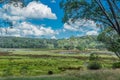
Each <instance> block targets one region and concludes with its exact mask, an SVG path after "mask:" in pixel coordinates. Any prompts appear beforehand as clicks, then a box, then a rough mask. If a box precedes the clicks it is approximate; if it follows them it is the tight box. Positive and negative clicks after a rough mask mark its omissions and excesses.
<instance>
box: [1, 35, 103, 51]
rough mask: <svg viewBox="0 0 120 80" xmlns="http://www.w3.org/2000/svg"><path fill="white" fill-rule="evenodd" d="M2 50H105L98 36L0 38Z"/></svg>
mask: <svg viewBox="0 0 120 80" xmlns="http://www.w3.org/2000/svg"><path fill="white" fill-rule="evenodd" d="M0 47H1V48H41V49H66V50H70V49H79V50H85V49H103V48H104V44H103V43H101V42H99V41H98V40H97V36H82V37H74V36H72V37H70V38H69V39H38V38H20V37H0Z"/></svg>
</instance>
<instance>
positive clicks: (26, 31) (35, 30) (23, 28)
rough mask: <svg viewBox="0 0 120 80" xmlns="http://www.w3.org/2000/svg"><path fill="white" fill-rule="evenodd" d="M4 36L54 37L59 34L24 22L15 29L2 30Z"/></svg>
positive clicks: (0, 32) (0, 31) (50, 29)
mask: <svg viewBox="0 0 120 80" xmlns="http://www.w3.org/2000/svg"><path fill="white" fill-rule="evenodd" d="M0 29H1V30H0V34H1V35H2V36H16V37H42V36H47V37H50V38H51V37H53V36H54V35H56V34H57V32H56V31H54V30H53V29H52V28H51V27H48V28H45V27H44V26H42V25H41V26H36V25H33V24H30V23H27V22H22V23H21V24H18V25H16V26H15V27H14V28H0Z"/></svg>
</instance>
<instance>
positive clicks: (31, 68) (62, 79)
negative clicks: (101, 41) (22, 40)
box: [0, 49, 117, 80]
mask: <svg viewBox="0 0 120 80" xmlns="http://www.w3.org/2000/svg"><path fill="white" fill-rule="evenodd" d="M8 51H9V52H10V53H7V54H5V55H4V54H3V53H2V54H0V77H4V78H1V79H2V80H88V79H87V78H90V79H89V80H95V79H92V77H95V76H94V74H95V75H96V73H99V74H98V75H101V77H102V73H103V74H104V73H105V74H107V73H111V74H110V75H112V72H108V71H106V72H102V71H99V72H95V71H92V72H91V71H86V64H87V63H88V59H89V58H88V56H89V54H86V53H84V54H83V53H80V52H78V51H76V52H77V53H75V54H60V52H63V51H64V52H67V51H66V50H46V51H45V50H38V49H37V51H36V50H33V49H32V50H31V49H9V50H8ZM73 52H74V51H73ZM87 53H88V52H87ZM104 55H105V56H104ZM114 61H117V58H116V57H115V56H114V55H107V54H101V55H100V62H101V63H102V66H103V68H104V69H106V68H107V69H108V68H109V69H111V66H112V63H113V62H114ZM74 70H75V72H74ZM49 71H52V72H53V76H50V77H49V76H45V77H44V76H43V77H31V76H41V75H48V72H49ZM67 71H73V72H70V73H68V72H67ZM79 71H82V72H79ZM84 71H85V72H84ZM63 73H64V74H66V75H60V76H54V75H55V74H63ZM80 73H82V74H80ZM85 75H87V76H88V77H85ZM9 76H10V77H9ZM25 76H28V77H25ZM79 76H80V77H79ZM90 76H91V77H90ZM96 76H97V75H96ZM106 76H107V75H106ZM108 76H109V75H108ZM108 76H107V77H108ZM115 76H117V75H115ZM5 77H9V78H5ZM12 77H16V78H12ZM17 77H18V78H17ZM29 77H30V78H29ZM113 77H114V76H113ZM97 80H98V79H97ZM102 80H104V79H102ZM106 80H107V79H106Z"/></svg>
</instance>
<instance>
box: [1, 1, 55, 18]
mask: <svg viewBox="0 0 120 80" xmlns="http://www.w3.org/2000/svg"><path fill="white" fill-rule="evenodd" d="M0 17H1V18H3V19H9V20H23V19H29V18H30V19H43V18H47V19H57V17H56V14H55V13H53V12H52V10H51V8H50V7H48V6H47V5H44V4H42V3H41V2H35V1H33V2H30V3H29V4H28V5H27V6H26V7H21V3H18V6H17V7H15V6H14V5H13V4H5V5H4V6H3V7H2V8H0Z"/></svg>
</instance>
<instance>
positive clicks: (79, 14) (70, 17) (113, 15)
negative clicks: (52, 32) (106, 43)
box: [60, 0, 120, 35]
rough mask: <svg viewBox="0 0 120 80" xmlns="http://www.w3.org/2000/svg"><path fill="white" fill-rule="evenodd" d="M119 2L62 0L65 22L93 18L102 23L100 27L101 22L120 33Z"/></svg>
mask: <svg viewBox="0 0 120 80" xmlns="http://www.w3.org/2000/svg"><path fill="white" fill-rule="evenodd" d="M119 3H120V0H102V1H100V0H62V1H61V3H60V6H61V8H62V9H63V10H64V17H63V22H67V23H69V22H75V21H76V20H79V19H84V20H86V21H87V20H93V21H95V22H97V24H99V23H100V24H99V25H98V27H101V26H100V25H101V24H102V25H104V27H106V26H109V27H111V28H113V29H114V30H115V31H116V32H117V33H118V35H120V30H119V29H120V25H119V21H120V17H119V16H120V6H119ZM106 6H108V7H106ZM82 26H83V25H82Z"/></svg>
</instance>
